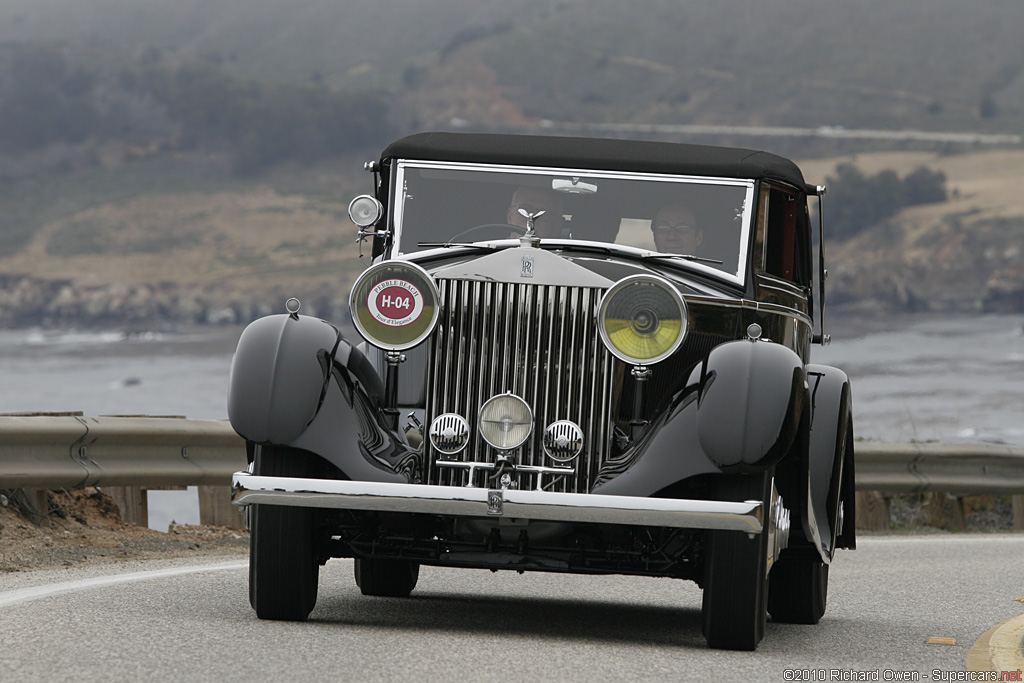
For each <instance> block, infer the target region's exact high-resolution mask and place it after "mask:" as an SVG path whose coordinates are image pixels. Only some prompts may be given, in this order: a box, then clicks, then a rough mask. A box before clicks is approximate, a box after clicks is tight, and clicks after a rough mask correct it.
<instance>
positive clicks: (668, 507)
mask: <svg viewBox="0 0 1024 683" xmlns="http://www.w3.org/2000/svg"><path fill="white" fill-rule="evenodd" d="M498 495H500V496H501V503H502V504H501V511H502V512H501V515H502V516H503V517H507V518H516V519H535V520H548V521H559V522H579V523H593V524H632V525H640V526H663V527H672V528H679V529H725V530H734V531H744V532H747V533H760V531H761V529H762V527H763V520H764V511H763V510H762V503H761V502H760V501H752V500H751V501H744V502H737V503H733V502H721V501H714V500H679V499H669V498H641V497H636V496H603V495H593V494H580V493H552V492H549V491H526V490H513V489H509V490H504V491H503V490H495V489H486V488H465V487H461V486H427V485H421V484H388V483H380V482H367V481H343V480H335V479H297V478H287V477H260V476H255V475H251V474H248V473H246V472H236V473H235V474H234V476H233V477H232V496H231V497H232V502H233V503H234V504H235V505H253V504H263V505H287V506H295V507H314V508H330V509H341V510H368V511H380V512H402V513H423V514H435V515H452V516H458V517H487V516H488V503H489V502H491V503H492V505H491V509H492V510H493V509H494V506H493V499H494V497H495V496H498ZM490 516H492V517H493V516H494V513H493V512H492V513H490Z"/></svg>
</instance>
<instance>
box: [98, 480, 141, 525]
mask: <svg viewBox="0 0 1024 683" xmlns="http://www.w3.org/2000/svg"><path fill="white" fill-rule="evenodd" d="M103 492H104V493H106V494H107V495H108V496H110V497H111V498H113V499H114V502H115V503H117V509H118V510H120V511H121V521H122V522H125V523H126V524H134V525H136V526H143V527H148V526H149V498H148V496H147V495H146V489H144V488H142V487H141V486H104V487H103Z"/></svg>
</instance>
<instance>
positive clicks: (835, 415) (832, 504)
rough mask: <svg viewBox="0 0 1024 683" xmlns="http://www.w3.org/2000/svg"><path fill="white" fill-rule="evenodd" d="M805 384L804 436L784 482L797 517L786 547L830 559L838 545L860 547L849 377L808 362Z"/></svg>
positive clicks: (785, 495) (784, 492)
mask: <svg viewBox="0 0 1024 683" xmlns="http://www.w3.org/2000/svg"><path fill="white" fill-rule="evenodd" d="M807 385H808V396H809V400H810V411H809V416H808V419H807V421H806V422H807V424H806V427H805V429H806V431H807V433H806V438H804V439H802V440H801V442H800V443H798V445H797V446H795V447H794V449H793V450H794V452H793V454H792V457H791V458H787V462H786V463H785V471H786V474H787V478H786V481H785V483H784V484H782V487H781V492H782V495H783V500H784V501H785V502H786V507H788V508H790V509H791V510H793V511H794V513H795V515H796V516H797V517H798V518H799V522H796V521H795V520H794V525H793V531H792V535H791V536H790V548H788V549H787V550H786V551H784V552H785V553H787V554H789V555H796V554H800V553H804V552H810V553H812V554H814V555H817V556H819V557H820V559H821V560H822V561H824V562H825V563H828V562H830V561H831V559H832V556H833V554H834V552H835V550H836V548H838V547H844V548H855V547H856V509H855V504H856V496H855V491H854V455H853V423H852V399H851V393H850V379H849V377H847V375H846V373H844V372H843V371H842V370H839V369H837V368H833V367H829V366H826V365H815V364H809V365H808V366H807ZM840 504H842V506H843V520H842V521H843V523H842V529H840V528H839V527H840V513H839V511H840Z"/></svg>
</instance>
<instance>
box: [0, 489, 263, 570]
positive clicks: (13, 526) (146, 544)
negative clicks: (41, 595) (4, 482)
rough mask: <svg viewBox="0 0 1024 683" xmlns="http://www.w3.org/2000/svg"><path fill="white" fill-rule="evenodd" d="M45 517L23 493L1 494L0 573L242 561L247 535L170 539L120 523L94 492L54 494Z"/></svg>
mask: <svg viewBox="0 0 1024 683" xmlns="http://www.w3.org/2000/svg"><path fill="white" fill-rule="evenodd" d="M46 507H47V510H45V511H42V510H40V509H39V507H38V506H37V505H36V504H35V502H34V501H31V500H29V499H28V498H26V497H25V495H24V492H23V491H22V490H20V489H13V490H11V489H7V490H4V491H0V572H17V571H25V570H29V569H41V568H53V567H62V566H64V567H70V566H74V565H78V564H81V563H85V562H89V563H95V562H116V561H118V560H125V559H157V558H169V557H190V556H200V555H202V556H217V555H225V556H227V555H230V556H239V555H242V554H244V553H246V552H247V551H248V547H249V534H248V532H247V531H245V530H242V529H231V528H228V527H209V526H198V525H174V524H172V525H171V528H170V530H169V531H168V532H167V533H162V532H159V531H154V530H153V529H148V528H144V527H140V526H136V525H134V524H126V523H125V522H123V521H122V520H121V516H120V514H119V512H118V509H117V505H116V504H115V503H114V500H113V499H112V498H111V497H110V496H108V495H107V494H105V493H103V492H102V491H99V490H97V489H95V488H86V489H77V490H74V491H71V492H49V493H48V494H47V501H46Z"/></svg>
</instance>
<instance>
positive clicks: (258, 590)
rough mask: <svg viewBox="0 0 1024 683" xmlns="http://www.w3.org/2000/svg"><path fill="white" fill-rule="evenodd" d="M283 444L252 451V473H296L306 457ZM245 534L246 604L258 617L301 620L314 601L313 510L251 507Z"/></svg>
mask: <svg viewBox="0 0 1024 683" xmlns="http://www.w3.org/2000/svg"><path fill="white" fill-rule="evenodd" d="M311 457H312V456H311V455H310V454H308V453H305V452H303V451H298V450H296V449H290V448H285V447H274V446H260V447H257V449H256V467H255V473H256V474H260V475H265V476H292V477H301V476H305V475H308V474H309V473H310V460H309V459H310V458H311ZM251 514H252V518H251V529H250V535H249V603H250V604H251V605H252V607H253V609H254V610H256V616H257V617H259V618H260V619H273V620H280V621H305V620H306V618H307V617H308V616H309V613H310V612H312V611H313V607H314V605H316V591H317V582H318V580H319V574H320V559H319V554H318V552H317V543H316V536H315V534H314V525H313V510H312V509H310V508H301V507H286V506H281V505H253V506H252V507H251Z"/></svg>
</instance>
